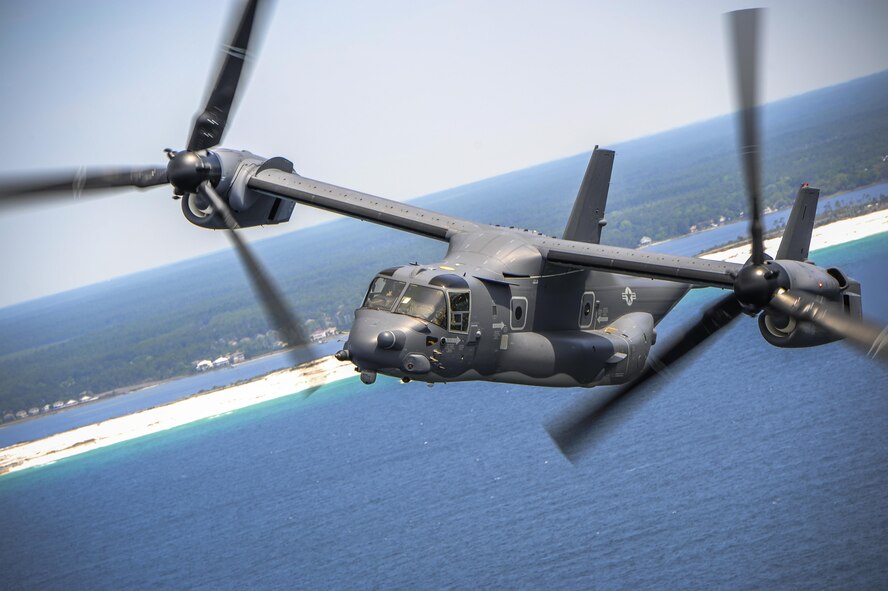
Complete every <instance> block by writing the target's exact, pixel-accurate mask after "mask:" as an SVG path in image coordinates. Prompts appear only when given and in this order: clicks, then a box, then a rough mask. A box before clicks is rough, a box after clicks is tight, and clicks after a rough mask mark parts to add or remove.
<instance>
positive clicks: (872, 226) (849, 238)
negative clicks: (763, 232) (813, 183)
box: [700, 209, 888, 264]
mask: <svg viewBox="0 0 888 591" xmlns="http://www.w3.org/2000/svg"><path fill="white" fill-rule="evenodd" d="M883 232H888V209H882V210H879V211H874V212H872V213H867V214H864V215H861V216H858V217H853V218H846V219H843V220H838V221H835V222H832V223H831V224H824V225H823V226H817V227H816V228H814V232H813V233H812V234H811V248H810V252H811V253H813V252H814V251H817V250H820V249H822V248H829V247H830V246H838V245H840V244H845V243H847V242H854V241H855V240H860V239H862V238H868V237H870V236H875V235H876V234H881V233H883ZM781 238H782V235H781V236H776V237H774V238H769V239H767V240H765V252H766V253H767V254H769V255H771V256H774V255H776V254H777V249H778V248H779V247H780V240H781ZM751 256H752V244H751V243H748V244H744V245H741V246H729V247H726V248H723V249H721V250H716V251H714V252H709V253H706V254H703V255H700V258H702V259H710V260H717V261H727V262H730V263H740V264H742V263H745V262H746V261H748V260H749V257H751Z"/></svg>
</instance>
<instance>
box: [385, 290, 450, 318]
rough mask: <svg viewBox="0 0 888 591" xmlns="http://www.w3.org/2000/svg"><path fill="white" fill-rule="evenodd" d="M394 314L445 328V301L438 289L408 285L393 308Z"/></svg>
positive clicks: (442, 293)
mask: <svg viewBox="0 0 888 591" xmlns="http://www.w3.org/2000/svg"><path fill="white" fill-rule="evenodd" d="M395 314H406V315H408V316H414V317H416V318H419V319H421V320H427V321H429V322H432V323H434V324H437V325H438V326H440V327H441V328H446V327H447V300H446V299H444V292H443V291H441V290H440V289H433V288H431V287H425V286H424V285H409V286H407V290H406V291H405V292H404V295H403V296H401V301H399V302H398V306H397V307H396V308H395Z"/></svg>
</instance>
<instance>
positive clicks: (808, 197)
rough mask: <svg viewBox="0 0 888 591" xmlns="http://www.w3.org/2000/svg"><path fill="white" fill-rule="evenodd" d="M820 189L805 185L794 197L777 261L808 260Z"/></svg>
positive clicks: (778, 250)
mask: <svg viewBox="0 0 888 591" xmlns="http://www.w3.org/2000/svg"><path fill="white" fill-rule="evenodd" d="M819 197H820V189H814V188H812V187H809V186H808V183H805V184H804V185H802V186H801V188H800V189H799V192H798V194H797V195H796V199H795V203H793V205H792V212H791V213H790V214H789V222H787V224H786V230H785V231H784V232H783V239H782V240H781V241H780V248H778V249H777V259H778V260H780V259H783V260H791V261H804V260H806V259H807V258H808V249H809V247H810V246H811V234H812V232H813V231H814V216H815V215H816V214H817V199H818V198H819Z"/></svg>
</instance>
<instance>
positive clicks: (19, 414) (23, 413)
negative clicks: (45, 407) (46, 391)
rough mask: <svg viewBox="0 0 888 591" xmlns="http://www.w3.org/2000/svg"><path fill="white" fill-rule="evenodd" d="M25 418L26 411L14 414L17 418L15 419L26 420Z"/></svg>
mask: <svg viewBox="0 0 888 591" xmlns="http://www.w3.org/2000/svg"><path fill="white" fill-rule="evenodd" d="M27 416H28V411H26V410H20V411H18V412H16V413H15V418H17V419H24V418H27Z"/></svg>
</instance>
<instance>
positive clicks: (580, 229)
mask: <svg viewBox="0 0 888 591" xmlns="http://www.w3.org/2000/svg"><path fill="white" fill-rule="evenodd" d="M613 167H614V151H613V150H599V149H598V146H595V149H594V150H592V158H591V159H590V160H589V166H588V167H586V174H585V176H583V183H582V184H581V185H580V191H579V192H578V193H577V199H576V201H574V206H573V210H572V211H571V212H570V217H569V218H568V220H567V226H566V227H565V228H564V238H565V239H566V240H577V241H580V242H592V243H595V244H598V242H599V241H600V240H601V229H602V228H603V227H604V225H605V224H606V223H607V222H606V221H605V219H604V206H605V205H606V204H607V190H608V188H609V187H610V178H611V170H612V169H613Z"/></svg>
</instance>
